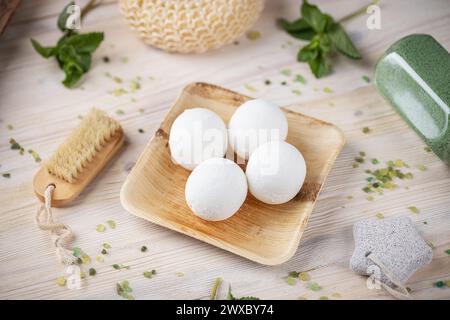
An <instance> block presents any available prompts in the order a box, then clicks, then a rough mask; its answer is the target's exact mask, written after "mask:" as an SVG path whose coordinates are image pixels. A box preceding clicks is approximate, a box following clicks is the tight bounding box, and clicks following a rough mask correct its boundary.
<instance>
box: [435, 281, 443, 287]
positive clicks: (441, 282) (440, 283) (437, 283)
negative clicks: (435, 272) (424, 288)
mask: <svg viewBox="0 0 450 320" xmlns="http://www.w3.org/2000/svg"><path fill="white" fill-rule="evenodd" d="M434 285H435V286H436V287H437V288H443V287H444V286H445V283H444V281H441V280H440V281H437V282H435V283H434Z"/></svg>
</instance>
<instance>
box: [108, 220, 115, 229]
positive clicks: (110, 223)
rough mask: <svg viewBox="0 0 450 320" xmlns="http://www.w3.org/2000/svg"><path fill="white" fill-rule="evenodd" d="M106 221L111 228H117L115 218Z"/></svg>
mask: <svg viewBox="0 0 450 320" xmlns="http://www.w3.org/2000/svg"><path fill="white" fill-rule="evenodd" d="M106 223H107V224H108V226H109V227H110V228H111V229H115V228H116V222H115V221H114V220H108V221H106Z"/></svg>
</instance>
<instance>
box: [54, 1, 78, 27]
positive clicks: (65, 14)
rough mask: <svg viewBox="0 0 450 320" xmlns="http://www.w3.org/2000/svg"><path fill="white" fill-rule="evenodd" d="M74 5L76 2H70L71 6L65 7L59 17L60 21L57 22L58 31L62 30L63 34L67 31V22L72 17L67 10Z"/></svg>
mask: <svg viewBox="0 0 450 320" xmlns="http://www.w3.org/2000/svg"><path fill="white" fill-rule="evenodd" d="M74 4H75V2H74V1H71V2H69V4H68V5H66V6H65V7H64V9H63V10H62V11H61V13H60V14H59V16H58V21H57V23H56V25H57V26H58V29H59V30H61V31H62V32H64V31H66V30H67V29H66V22H67V18H68V17H69V16H70V13H68V12H67V9H68V8H69V6H72V5H74Z"/></svg>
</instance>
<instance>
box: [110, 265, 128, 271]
mask: <svg viewBox="0 0 450 320" xmlns="http://www.w3.org/2000/svg"><path fill="white" fill-rule="evenodd" d="M112 267H113V268H114V269H116V270H120V269H127V270H128V269H130V266H126V265H124V264H113V265H112Z"/></svg>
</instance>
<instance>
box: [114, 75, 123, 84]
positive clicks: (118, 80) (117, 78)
mask: <svg viewBox="0 0 450 320" xmlns="http://www.w3.org/2000/svg"><path fill="white" fill-rule="evenodd" d="M112 79H113V80H114V82H116V83H122V82H123V80H122V78H120V77H117V76H114V77H112Z"/></svg>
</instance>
